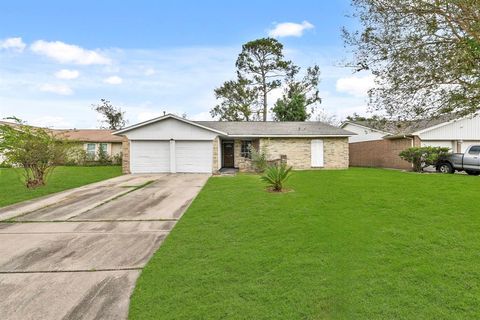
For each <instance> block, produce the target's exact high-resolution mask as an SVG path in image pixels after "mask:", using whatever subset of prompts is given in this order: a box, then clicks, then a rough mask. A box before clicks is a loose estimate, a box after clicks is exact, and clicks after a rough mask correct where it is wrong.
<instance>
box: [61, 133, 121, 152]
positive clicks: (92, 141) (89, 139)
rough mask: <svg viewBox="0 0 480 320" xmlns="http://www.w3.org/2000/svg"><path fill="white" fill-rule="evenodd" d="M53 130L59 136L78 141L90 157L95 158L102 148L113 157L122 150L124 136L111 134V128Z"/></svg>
mask: <svg viewBox="0 0 480 320" xmlns="http://www.w3.org/2000/svg"><path fill="white" fill-rule="evenodd" d="M53 131H54V132H55V133H57V134H59V136H60V137H63V138H65V139H68V140H74V141H77V142H79V143H80V144H81V146H82V148H83V149H84V150H85V151H86V152H87V154H88V155H89V156H90V157H91V158H95V157H96V156H97V155H98V153H99V151H100V149H102V150H104V151H105V153H106V154H107V155H108V156H109V157H114V156H116V155H119V154H120V153H121V152H122V142H123V139H124V138H123V137H121V136H117V135H113V134H112V133H113V130H105V129H68V130H53Z"/></svg>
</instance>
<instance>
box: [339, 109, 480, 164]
mask: <svg viewBox="0 0 480 320" xmlns="http://www.w3.org/2000/svg"><path fill="white" fill-rule="evenodd" d="M341 127H342V128H343V129H346V130H348V131H352V132H355V133H357V136H353V137H350V138H349V152H350V160H349V161H350V165H351V166H367V167H383V168H397V169H409V168H411V165H410V164H409V163H407V162H406V161H404V160H402V159H401V158H400V156H399V153H400V152H401V151H403V150H405V149H407V148H409V147H414V146H415V147H419V146H433V147H447V148H449V149H450V151H452V152H462V153H463V152H465V150H466V149H467V148H468V147H469V146H471V145H474V144H478V145H480V116H478V115H471V116H467V117H464V118H459V119H453V120H452V116H450V115H447V116H443V117H441V118H435V119H423V120H417V121H404V122H398V121H397V122H396V121H381V122H378V121H377V122H375V121H373V122H372V121H347V122H344V123H343V124H342V126H341Z"/></svg>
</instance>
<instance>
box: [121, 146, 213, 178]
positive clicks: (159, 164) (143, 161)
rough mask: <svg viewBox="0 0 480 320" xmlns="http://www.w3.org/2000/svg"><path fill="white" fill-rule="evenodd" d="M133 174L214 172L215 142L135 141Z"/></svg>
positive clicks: (131, 167)
mask: <svg viewBox="0 0 480 320" xmlns="http://www.w3.org/2000/svg"><path fill="white" fill-rule="evenodd" d="M130 149H131V158H130V170H131V172H132V173H155V172H202V173H203V172H205V173H209V172H212V158H213V157H212V155H213V143H212V141H182V140H178V141H175V140H170V141H131V142H130Z"/></svg>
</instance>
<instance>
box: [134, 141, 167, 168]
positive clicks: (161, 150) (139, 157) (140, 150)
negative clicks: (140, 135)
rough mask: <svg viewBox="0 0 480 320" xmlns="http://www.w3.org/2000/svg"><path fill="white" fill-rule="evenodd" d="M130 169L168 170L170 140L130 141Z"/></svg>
mask: <svg viewBox="0 0 480 320" xmlns="http://www.w3.org/2000/svg"><path fill="white" fill-rule="evenodd" d="M130 171H131V172H132V173H152V172H170V141H131V142H130Z"/></svg>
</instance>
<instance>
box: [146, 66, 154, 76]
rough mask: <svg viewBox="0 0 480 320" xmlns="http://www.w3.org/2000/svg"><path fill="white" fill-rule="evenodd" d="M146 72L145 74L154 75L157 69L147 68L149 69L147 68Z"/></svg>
mask: <svg viewBox="0 0 480 320" xmlns="http://www.w3.org/2000/svg"><path fill="white" fill-rule="evenodd" d="M144 74H145V75H146V76H153V75H154V74H155V69H153V68H147V69H145V72H144Z"/></svg>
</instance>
